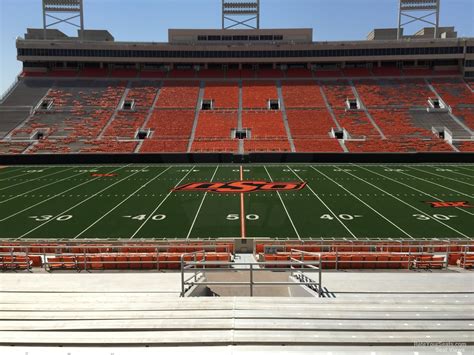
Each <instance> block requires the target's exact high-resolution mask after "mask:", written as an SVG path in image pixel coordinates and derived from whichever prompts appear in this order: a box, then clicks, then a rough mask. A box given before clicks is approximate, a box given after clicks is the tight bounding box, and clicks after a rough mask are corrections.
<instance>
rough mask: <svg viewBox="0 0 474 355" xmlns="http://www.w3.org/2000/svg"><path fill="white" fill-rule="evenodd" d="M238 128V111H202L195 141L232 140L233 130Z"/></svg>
mask: <svg viewBox="0 0 474 355" xmlns="http://www.w3.org/2000/svg"><path fill="white" fill-rule="evenodd" d="M236 127H237V111H201V112H200V114H199V119H198V124H197V127H196V135H195V139H197V140H199V139H200V138H224V139H230V138H231V130H232V129H233V128H236Z"/></svg>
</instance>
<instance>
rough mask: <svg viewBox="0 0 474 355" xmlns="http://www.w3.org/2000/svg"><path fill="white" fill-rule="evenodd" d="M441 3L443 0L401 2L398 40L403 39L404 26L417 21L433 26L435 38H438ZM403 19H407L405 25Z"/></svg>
mask: <svg viewBox="0 0 474 355" xmlns="http://www.w3.org/2000/svg"><path fill="white" fill-rule="evenodd" d="M440 3H441V0H400V7H399V12H398V31H397V39H401V38H402V28H403V26H406V25H408V24H410V23H413V22H417V21H419V22H425V23H427V24H430V25H433V26H434V38H437V37H438V28H439V9H440ZM415 14H416V16H415ZM433 17H434V19H433ZM405 18H408V19H405ZM403 19H405V20H406V22H404V23H403V22H402V20H403ZM433 21H434V22H433Z"/></svg>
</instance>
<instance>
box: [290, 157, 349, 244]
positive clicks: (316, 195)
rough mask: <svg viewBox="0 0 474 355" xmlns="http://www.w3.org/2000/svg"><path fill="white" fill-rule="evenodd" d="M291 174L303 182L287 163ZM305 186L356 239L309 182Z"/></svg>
mask: <svg viewBox="0 0 474 355" xmlns="http://www.w3.org/2000/svg"><path fill="white" fill-rule="evenodd" d="M286 167H287V168H288V169H289V170H290V171H291V172H292V173H293V174H295V176H296V177H297V178H298V179H300V180H301V181H302V182H305V181H304V180H303V179H302V178H301V177H300V176H299V175H298V174H297V173H296V172H295V171H294V170H293V169H292V168H290V166H289V165H287V166H286ZM306 186H307V187H308V189H309V190H310V191H311V192H312V193H313V195H314V196H315V197H316V198H317V199H318V200H319V202H321V203H322V204H323V205H324V207H326V209H327V210H328V211H329V212H331V214H332V215H333V217H334V218H335V219H336V220H337V221H338V222H339V223H340V224H341V225H342V226H343V227H344V228H345V229H346V230H347V231H348V232H349V234H350V235H351V236H352V237H353V238H354V239H358V238H357V237H356V236H355V234H354V233H352V231H351V230H350V229H349V228H348V227H347V226H346V225H345V224H344V222H343V221H341V220H340V219H339V217H338V215H337V214H335V213H334V212H333V210H332V209H331V208H330V207H329V206H328V205H326V203H325V202H324V201H323V200H322V199H321V197H319V196H318V194H317V193H316V192H314V190H313V189H312V188H311V186H309V184H306Z"/></svg>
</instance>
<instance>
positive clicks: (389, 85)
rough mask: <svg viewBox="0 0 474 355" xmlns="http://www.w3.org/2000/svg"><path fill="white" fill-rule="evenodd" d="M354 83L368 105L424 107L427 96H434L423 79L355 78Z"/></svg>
mask: <svg viewBox="0 0 474 355" xmlns="http://www.w3.org/2000/svg"><path fill="white" fill-rule="evenodd" d="M354 84H355V86H356V88H357V91H358V92H359V95H360V96H361V97H362V98H363V102H364V104H365V106H367V107H368V108H370V107H380V106H382V107H387V106H397V107H413V106H423V107H426V105H427V101H428V98H430V97H432V96H434V95H433V93H432V92H431V91H430V90H429V88H428V86H426V84H425V82H424V81H423V80H413V79H405V80H387V79H385V80H356V81H354Z"/></svg>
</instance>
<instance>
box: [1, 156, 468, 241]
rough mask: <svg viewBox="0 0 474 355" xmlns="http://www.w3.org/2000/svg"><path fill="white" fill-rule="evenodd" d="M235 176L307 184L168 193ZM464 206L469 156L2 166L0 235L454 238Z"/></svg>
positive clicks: (464, 234) (463, 225)
mask: <svg viewBox="0 0 474 355" xmlns="http://www.w3.org/2000/svg"><path fill="white" fill-rule="evenodd" d="M94 174H116V175H114V176H108V177H107V176H99V177H97V176H94ZM241 174H242V175H243V180H245V181H267V182H277V183H289V182H301V181H304V182H306V183H307V185H306V186H305V187H304V188H302V189H301V190H297V191H280V192H275V191H262V190H259V191H255V192H250V193H245V194H240V193H217V192H204V191H177V192H173V191H172V189H173V188H174V187H176V186H181V185H184V184H189V183H194V182H221V183H226V182H233V181H240V178H241ZM428 202H458V204H457V205H456V204H453V205H454V206H451V207H438V208H435V207H433V206H432V205H431V204H430V203H428ZM466 204H467V205H474V164H463V165H449V164H443V165H402V164H401V165H393V164H392V165H388V164H387V165H356V164H347V165H328V164H325V165H318V164H312V165H307V164H301V165H290V166H288V165H266V166H264V165H246V166H243V167H240V166H238V165H235V166H234V165H232V166H231V165H220V166H215V165H214V166H210V165H196V166H192V165H189V166H188V165H174V166H173V165H170V166H163V165H149V166H148V165H139V166H138V165H133V166H132V165H127V166H74V167H73V166H54V167H52V166H41V167H39V166H34V167H24V166H23V167H18V166H15V167H2V168H1V169H0V237H1V238H13V239H54V238H65V239H66V238H67V239H92V238H113V239H134V240H138V239H142V238H170V239H174V238H182V239H186V238H188V239H197V238H199V239H208V238H211V239H213V238H219V237H237V238H238V237H242V235H244V236H245V237H247V238H256V237H258V238H260V237H270V238H285V239H286V238H290V239H298V238H300V239H308V238H313V239H321V238H324V239H332V238H337V239H339V238H340V239H346V240H357V239H367V238H369V239H375V238H393V239H402V238H403V239H412V238H455V239H460V240H462V239H466V238H473V237H474V208H470V207H465V205H466ZM463 206H464V207H463Z"/></svg>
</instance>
